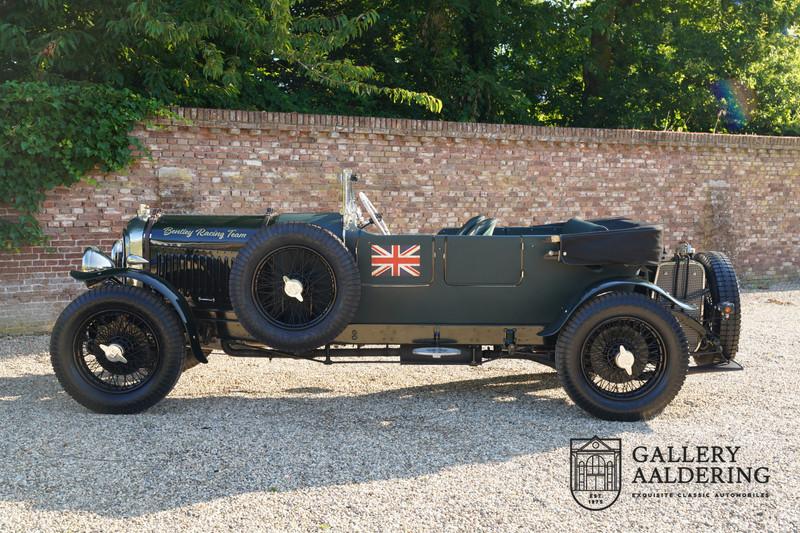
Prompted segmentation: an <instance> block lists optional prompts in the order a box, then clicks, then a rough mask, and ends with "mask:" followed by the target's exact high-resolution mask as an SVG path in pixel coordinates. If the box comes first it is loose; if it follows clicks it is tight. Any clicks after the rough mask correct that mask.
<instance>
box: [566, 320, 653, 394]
mask: <svg viewBox="0 0 800 533" xmlns="http://www.w3.org/2000/svg"><path fill="white" fill-rule="evenodd" d="M622 354H632V360H630V361H628V363H629V364H628V365H621V364H620V362H619V361H620V357H621V355H622ZM666 358H667V350H666V347H665V344H664V339H662V337H661V335H660V334H659V333H658V332H657V331H656V330H655V329H654V328H653V327H652V326H651V325H650V324H648V323H647V322H645V321H643V320H641V319H639V318H635V317H630V316H623V317H614V318H611V319H608V320H605V321H604V322H601V323H600V324H598V325H597V326H595V327H594V329H592V331H591V332H590V333H589V335H588V336H587V337H586V340H585V341H584V343H583V347H582V349H581V370H582V371H583V375H584V377H585V378H586V380H587V381H588V383H589V384H590V385H591V386H592V388H593V389H594V390H595V391H597V392H598V393H600V394H601V395H603V396H605V397H607V398H610V399H631V398H636V397H640V396H643V395H645V394H647V393H648V392H649V391H650V390H651V389H652V388H653V387H654V386H655V385H656V384H657V383H658V382H659V380H661V378H662V377H663V375H664V373H665V368H666Z"/></svg>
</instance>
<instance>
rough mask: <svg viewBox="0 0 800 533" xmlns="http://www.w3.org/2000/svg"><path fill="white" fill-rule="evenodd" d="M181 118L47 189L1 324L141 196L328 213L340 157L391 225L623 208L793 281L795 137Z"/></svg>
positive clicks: (43, 303) (740, 264) (50, 290)
mask: <svg viewBox="0 0 800 533" xmlns="http://www.w3.org/2000/svg"><path fill="white" fill-rule="evenodd" d="M178 112H179V113H180V114H181V115H183V116H184V117H185V118H186V119H188V120H189V121H190V123H186V124H181V125H176V124H165V125H162V126H160V127H151V128H144V127H141V128H138V129H137V130H136V131H135V135H136V136H137V137H139V138H140V139H142V141H143V142H144V144H145V145H146V146H147V147H148V148H149V150H150V153H151V159H148V158H142V159H140V160H138V162H137V163H136V164H134V165H133V166H132V167H131V168H130V169H128V170H126V171H124V172H121V173H117V174H113V175H101V176H97V179H98V181H99V186H98V187H96V188H95V187H90V186H84V185H80V186H75V187H72V188H70V189H58V190H55V191H52V192H51V193H50V194H49V195H48V199H47V201H46V203H45V205H44V210H43V212H42V214H41V216H40V220H41V223H42V225H43V226H44V227H45V229H46V232H47V233H48V235H50V236H51V238H52V241H51V243H50V249H45V248H39V247H36V248H27V249H24V250H22V252H21V253H18V254H8V253H2V254H0V284H2V289H1V290H0V333H3V332H5V333H14V332H29V331H37V330H46V329H47V328H48V327H49V326H50V325H51V324H52V322H53V320H54V319H55V317H56V316H57V314H58V313H59V312H60V310H61V309H62V308H63V307H64V306H65V305H66V304H67V302H69V301H70V300H71V299H72V298H74V297H75V295H77V294H78V293H79V292H80V291H81V290H82V288H81V286H80V285H79V284H77V283H75V282H73V281H72V280H71V279H70V278H69V277H68V276H67V271H68V270H69V269H70V268H74V267H75V266H76V265H77V264H78V263H79V260H80V256H81V251H82V249H83V248H84V247H85V246H88V245H92V244H97V245H100V246H101V247H102V248H104V249H106V250H108V249H109V248H110V246H111V244H112V243H113V241H114V240H115V239H117V238H119V236H120V232H121V230H122V227H123V224H124V223H125V221H126V220H128V219H129V218H130V217H131V216H133V214H134V212H135V210H136V207H137V206H138V204H139V203H147V204H150V205H152V206H156V207H162V208H164V209H167V210H172V211H176V212H190V211H199V212H205V213H230V212H237V213H263V212H264V210H265V209H266V208H267V207H274V208H276V209H278V210H287V211H316V210H336V209H338V186H337V182H336V179H335V176H336V174H337V173H338V172H339V170H340V169H341V168H343V167H347V168H352V169H353V170H355V171H356V172H358V173H359V175H361V176H362V181H361V183H360V184H359V187H360V188H363V189H364V190H366V191H367V192H368V193H369V194H370V196H371V198H372V199H373V202H374V203H375V204H376V205H378V206H379V208H380V209H382V210H383V211H384V214H385V217H386V220H387V221H388V223H389V225H390V227H391V229H392V230H394V231H395V232H417V231H435V230H437V229H438V228H440V227H442V226H455V225H460V224H461V223H463V221H464V220H466V218H467V217H469V216H472V215H474V214H476V213H485V214H488V215H491V216H494V217H497V218H498V219H500V221H501V223H502V224H514V225H527V224H534V223H544V222H549V221H557V220H562V219H566V218H568V217H571V216H574V215H580V216H583V217H587V218H588V217H600V216H627V217H632V218H636V219H640V220H645V221H650V222H658V223H662V224H663V225H664V227H665V228H666V230H667V231H666V242H667V243H668V244H669V245H670V246H671V245H672V244H674V243H675V242H676V241H678V240H679V239H688V240H690V241H691V242H693V243H694V244H695V246H696V247H697V248H699V249H709V248H714V249H721V250H724V251H726V252H728V253H729V254H731V255H732V257H733V259H734V263H735V265H736V267H737V269H738V272H739V274H740V276H741V277H742V278H743V279H744V280H745V281H747V282H750V283H754V282H765V281H766V282H774V281H786V280H794V279H797V278H798V276H800V275H798V272H797V265H798V264H799V263H800V219H799V217H798V212H800V138H786V137H784V138H780V137H755V136H731V135H709V134H691V133H689V134H687V133H673V132H652V131H631V130H600V129H573V128H541V127H531V126H503V125H491V124H465V123H450V122H426V121H415V120H396V119H382V118H358V117H342V116H321V115H299V114H280V113H258V112H243V111H220V110H205V109H180V110H178ZM3 214H4V211H3V209H2V208H1V207H0V216H2V215H3ZM5 214H7V213H5Z"/></svg>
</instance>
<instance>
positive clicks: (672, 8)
mask: <svg viewBox="0 0 800 533" xmlns="http://www.w3.org/2000/svg"><path fill="white" fill-rule="evenodd" d="M302 5H303V6H304V8H305V9H307V10H309V11H310V12H312V13H319V14H322V15H325V16H330V15H331V14H332V13H336V12H344V13H348V14H350V15H351V16H352V15H353V14H355V13H360V12H363V11H364V10H369V9H373V8H376V9H378V10H379V13H380V19H379V20H378V21H377V22H376V24H375V25H373V26H372V27H370V28H369V29H367V30H366V31H365V32H364V34H363V35H362V36H360V37H358V38H356V39H353V40H352V41H351V42H350V43H348V44H347V45H346V46H344V47H343V48H342V49H341V50H339V51H337V52H336V53H337V54H342V55H343V56H346V57H351V58H353V59H354V60H356V61H359V62H366V63H369V64H371V65H374V66H375V67H376V68H377V69H378V70H379V71H380V72H381V73H383V78H382V79H383V81H384V83H387V84H399V85H401V86H403V87H406V88H408V89H411V90H415V91H422V92H428V93H431V94H435V95H436V96H438V97H439V98H441V99H442V101H443V103H444V108H443V111H442V113H441V115H439V116H441V118H444V119H447V120H477V121H498V122H516V123H520V122H521V123H533V124H552V125H565V126H585V127H608V128H617V127H629V128H644V129H672V130H691V131H718V132H719V131H730V132H747V133H778V134H780V133H783V134H794V133H796V132H797V131H798V126H799V125H800V119H799V118H798V112H797V109H798V105H797V104H798V98H799V97H800V85H799V84H798V83H797V81H798V76H800V40H799V39H798V38H797V35H796V33H795V31H794V30H795V28H796V27H797V25H798V21H800V2H799V1H798V0H771V1H768V2H755V1H747V0H659V1H656V0H586V1H579V0H546V1H537V0H505V1H502V2H499V1H489V0H422V1H417V0H415V1H412V0H382V1H381V2H375V1H374V0H340V1H338V2H333V3H332V2H320V1H318V0H307V1H305V2H304V3H303V4H302ZM341 100H345V101H346V102H347V104H342V103H341ZM336 101H337V106H342V107H344V106H346V105H348V104H349V105H350V106H352V108H353V109H355V110H357V111H358V112H365V113H370V112H374V111H375V109H376V105H375V100H374V99H372V98H366V99H364V98H353V97H351V96H347V95H344V96H342V95H340V96H339V99H337V100H336ZM321 104H322V105H324V102H323V103H321ZM380 110H381V111H382V112H383V113H389V114H395V115H399V116H410V117H421V116H422V117H427V118H435V117H434V115H432V114H430V113H427V112H426V111H425V110H424V109H420V108H402V107H398V106H385V105H384V106H382V108H381V109H380Z"/></svg>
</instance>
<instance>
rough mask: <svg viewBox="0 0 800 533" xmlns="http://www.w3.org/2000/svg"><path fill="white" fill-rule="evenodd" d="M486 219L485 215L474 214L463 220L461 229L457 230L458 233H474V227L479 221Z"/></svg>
mask: <svg viewBox="0 0 800 533" xmlns="http://www.w3.org/2000/svg"><path fill="white" fill-rule="evenodd" d="M484 220H486V216H485V215H475V216H474V217H472V218H471V219H469V220H467V221H466V222H464V225H463V226H461V229H460V230H458V235H474V233H470V232H474V231H475V227H476V226H477V225H478V224H479V223H480V222H483V221H484Z"/></svg>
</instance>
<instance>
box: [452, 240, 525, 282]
mask: <svg viewBox="0 0 800 533" xmlns="http://www.w3.org/2000/svg"><path fill="white" fill-rule="evenodd" d="M440 238H442V239H444V281H445V283H446V284H447V285H451V286H506V287H509V286H517V285H519V284H521V283H522V278H523V275H524V264H523V242H522V237H520V236H518V235H496V236H495V235H491V236H478V235H447V236H442V237H440Z"/></svg>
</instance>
